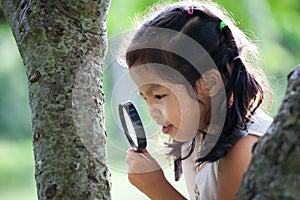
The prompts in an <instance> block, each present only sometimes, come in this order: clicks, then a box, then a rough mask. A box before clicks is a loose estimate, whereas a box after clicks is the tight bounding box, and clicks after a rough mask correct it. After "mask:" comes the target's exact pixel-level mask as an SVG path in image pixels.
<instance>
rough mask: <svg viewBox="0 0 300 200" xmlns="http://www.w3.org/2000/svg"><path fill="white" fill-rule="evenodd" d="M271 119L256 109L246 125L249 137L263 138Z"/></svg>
mask: <svg viewBox="0 0 300 200" xmlns="http://www.w3.org/2000/svg"><path fill="white" fill-rule="evenodd" d="M272 122H273V118H272V117H270V116H269V115H267V114H266V113H265V112H263V111H262V110H261V109H257V110H256V111H255V113H254V114H253V115H252V117H251V120H250V122H248V124H247V132H248V134H251V135H256V136H259V137H261V136H263V135H264V134H265V133H266V132H267V130H268V128H269V126H270V125H271V123H272Z"/></svg>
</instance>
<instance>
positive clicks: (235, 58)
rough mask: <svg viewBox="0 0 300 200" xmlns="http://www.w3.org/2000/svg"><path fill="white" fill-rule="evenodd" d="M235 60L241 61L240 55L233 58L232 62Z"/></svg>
mask: <svg viewBox="0 0 300 200" xmlns="http://www.w3.org/2000/svg"><path fill="white" fill-rule="evenodd" d="M237 59H242V58H241V56H240V55H238V56H236V57H234V58H233V61H236V60H237Z"/></svg>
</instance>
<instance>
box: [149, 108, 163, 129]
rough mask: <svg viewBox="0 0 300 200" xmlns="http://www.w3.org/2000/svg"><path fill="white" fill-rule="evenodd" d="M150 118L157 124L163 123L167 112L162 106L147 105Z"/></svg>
mask: <svg viewBox="0 0 300 200" xmlns="http://www.w3.org/2000/svg"><path fill="white" fill-rule="evenodd" d="M148 110H149V113H150V116H151V118H152V119H153V120H154V121H155V122H156V123H157V124H159V125H164V124H165V123H166V119H167V113H166V110H165V108H164V107H163V106H161V105H159V104H154V105H151V106H149V107H148Z"/></svg>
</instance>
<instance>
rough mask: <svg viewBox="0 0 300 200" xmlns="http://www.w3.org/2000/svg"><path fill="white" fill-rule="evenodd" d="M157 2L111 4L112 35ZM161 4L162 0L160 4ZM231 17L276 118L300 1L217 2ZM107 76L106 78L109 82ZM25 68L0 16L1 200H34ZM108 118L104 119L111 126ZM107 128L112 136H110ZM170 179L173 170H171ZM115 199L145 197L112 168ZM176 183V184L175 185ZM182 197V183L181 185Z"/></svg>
mask: <svg viewBox="0 0 300 200" xmlns="http://www.w3.org/2000/svg"><path fill="white" fill-rule="evenodd" d="M156 2H158V1H155V0H112V2H111V6H110V10H109V17H108V20H107V26H108V35H109V37H112V36H113V35H116V34H118V33H120V32H122V31H124V30H127V29H129V27H130V26H131V19H132V18H133V16H134V14H135V13H142V12H143V11H144V10H145V9H146V8H147V7H148V6H151V5H152V4H154V3H156ZM161 2H163V1H161ZM215 2H217V3H219V4H221V5H222V6H223V7H225V8H226V9H227V10H228V11H230V12H231V13H232V16H233V17H234V18H235V19H236V21H237V22H238V26H239V27H240V28H241V29H242V30H244V31H245V32H246V33H247V34H248V35H249V36H250V37H251V38H252V39H254V41H255V42H256V43H257V45H258V46H259V47H260V50H261V61H262V68H263V70H264V72H265V73H266V75H267V77H268V79H269V81H270V82H271V85H272V87H273V90H274V98H273V105H272V107H271V109H270V110H269V114H270V115H274V113H276V111H277V110H278V109H279V106H280V104H281V101H282V98H283V96H284V93H285V89H286V76H287V75H288V73H289V72H290V71H291V70H292V69H293V68H294V67H295V66H296V65H297V64H298V63H300V54H299V53H298V50H299V49H300V28H299V27H300V1H299V0H251V1H249V0H239V1H234V0H231V1H228V0H218V1H215ZM109 79H110V78H109V77H106V80H109ZM27 93H28V88H27V79H26V74H25V68H24V66H23V63H22V60H21V58H20V55H19V53H18V49H17V47H16V44H15V41H14V38H13V36H12V33H11V30H10V28H9V26H8V25H7V23H6V22H5V20H4V18H3V14H2V12H0V199H1V200H35V199H37V197H36V189H35V183H34V160H33V150H32V149H33V148H32V142H31V117H30V116H31V115H30V108H29V103H28V94H27ZM109 120H110V118H109V116H107V117H106V121H107V122H109ZM109 130H110V129H109V127H108V134H109ZM169 171H170V172H168V173H167V174H168V176H169V174H170V177H171V170H169ZM111 173H112V184H113V190H112V193H113V199H116V200H118V199H129V198H130V199H132V200H134V199H147V198H146V197H145V196H144V195H142V194H140V193H139V192H138V191H137V190H136V189H135V188H133V187H132V186H130V184H129V183H128V181H127V175H126V173H122V172H119V171H116V170H114V169H111ZM176 184H178V183H176ZM179 185H180V186H179V187H181V188H182V190H183V193H186V191H185V190H184V188H183V183H179Z"/></svg>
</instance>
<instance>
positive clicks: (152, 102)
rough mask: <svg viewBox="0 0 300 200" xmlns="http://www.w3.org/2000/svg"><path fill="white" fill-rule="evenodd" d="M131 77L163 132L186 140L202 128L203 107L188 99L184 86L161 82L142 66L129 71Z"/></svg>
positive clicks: (192, 99) (161, 80)
mask: <svg viewBox="0 0 300 200" xmlns="http://www.w3.org/2000/svg"><path fill="white" fill-rule="evenodd" d="M130 75H131V78H132V79H133V81H134V82H135V84H136V85H137V87H138V89H139V93H140V95H141V97H142V98H143V99H144V100H145V101H146V104H147V107H148V111H149V113H150V116H151V118H152V119H153V120H154V121H155V122H156V123H157V124H159V125H160V126H161V127H162V132H163V133H165V134H168V135H170V136H171V137H172V138H173V139H175V140H177V141H182V142H183V141H187V140H189V139H192V138H193V137H195V136H196V134H197V132H198V130H199V129H202V128H203V124H204V115H203V116H201V113H204V112H205V110H206V109H205V106H204V105H203V104H202V103H201V104H200V103H199V102H198V101H197V98H196V95H195V97H191V95H190V94H189V93H188V90H187V88H186V86H184V85H183V84H174V83H171V82H169V81H165V80H163V79H162V78H161V77H160V76H158V75H156V74H154V73H153V72H151V70H147V69H145V68H144V67H142V66H138V67H133V68H131V69H130Z"/></svg>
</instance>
